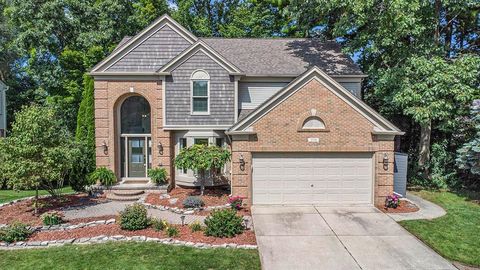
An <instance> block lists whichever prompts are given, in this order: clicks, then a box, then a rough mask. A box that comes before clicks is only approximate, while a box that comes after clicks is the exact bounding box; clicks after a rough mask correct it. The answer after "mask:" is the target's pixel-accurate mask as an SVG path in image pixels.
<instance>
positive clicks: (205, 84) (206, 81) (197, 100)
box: [191, 70, 210, 114]
mask: <svg viewBox="0 0 480 270" xmlns="http://www.w3.org/2000/svg"><path fill="white" fill-rule="evenodd" d="M191 87H192V114H208V113H209V112H210V104H209V98H210V76H209V75H208V73H207V72H205V71H203V70H197V71H195V72H193V73H192V77H191Z"/></svg>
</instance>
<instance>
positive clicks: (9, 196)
mask: <svg viewBox="0 0 480 270" xmlns="http://www.w3.org/2000/svg"><path fill="white" fill-rule="evenodd" d="M73 192H74V191H73V189H72V188H71V187H63V188H62V189H60V193H62V194H65V193H73ZM38 194H40V195H47V194H48V192H47V191H46V190H40V191H39V192H38ZM31 196H35V190H22V191H14V190H10V189H8V190H0V203H6V202H9V201H13V200H17V199H21V198H25V197H31Z"/></svg>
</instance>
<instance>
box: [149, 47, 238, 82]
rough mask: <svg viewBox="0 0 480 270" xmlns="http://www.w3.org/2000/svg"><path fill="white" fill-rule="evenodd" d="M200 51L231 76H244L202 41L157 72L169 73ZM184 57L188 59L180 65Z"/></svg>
mask: <svg viewBox="0 0 480 270" xmlns="http://www.w3.org/2000/svg"><path fill="white" fill-rule="evenodd" d="M198 47H200V48H198ZM198 51H202V52H203V53H205V54H206V55H208V56H209V57H210V58H211V59H213V60H214V61H215V62H217V63H218V64H219V65H221V66H222V67H223V68H224V69H226V70H227V71H229V72H230V73H231V74H233V75H243V73H242V71H241V70H240V69H239V68H237V67H236V66H235V65H233V64H232V63H230V62H229V61H228V60H227V59H225V58H224V57H223V56H222V55H220V54H219V53H217V52H216V51H215V50H213V49H212V48H211V47H210V46H208V45H207V44H205V43H204V42H203V41H201V40H198V41H197V42H196V43H195V44H193V45H192V46H190V48H188V49H186V50H185V51H183V52H182V53H180V54H179V55H177V56H175V57H174V58H173V59H172V60H170V62H168V63H166V64H165V65H164V66H163V67H161V68H160V69H159V70H157V72H161V73H162V72H169V71H171V70H173V69H174V67H176V66H177V65H180V64H181V63H183V62H184V61H186V60H188V59H189V58H190V57H192V55H194V54H195V53H196V52H198ZM189 54H190V56H189ZM184 57H186V58H187V59H185V60H184V61H182V62H180V63H178V62H179V61H181V60H182V59H183V58H184ZM216 58H218V59H216ZM222 62H223V63H222Z"/></svg>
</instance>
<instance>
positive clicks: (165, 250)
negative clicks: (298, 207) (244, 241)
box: [0, 242, 260, 270]
mask: <svg viewBox="0 0 480 270" xmlns="http://www.w3.org/2000/svg"><path fill="white" fill-rule="evenodd" d="M0 258H2V259H1V260H0V269H3V270H6V269H102V270H105V269H260V259H259V257H258V252H257V251H256V250H241V249H224V248H219V249H197V248H190V247H181V246H171V245H162V244H157V243H149V242H146V243H132V242H122V243H106V244H95V245H84V246H83V245H82V246H80V245H68V246H63V247H52V248H43V249H29V250H14V251H0Z"/></svg>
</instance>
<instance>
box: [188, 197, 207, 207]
mask: <svg viewBox="0 0 480 270" xmlns="http://www.w3.org/2000/svg"><path fill="white" fill-rule="evenodd" d="M204 205H205V203H203V201H202V199H201V198H200V197H197V196H189V197H187V198H186V199H185V200H184V201H183V207H185V208H199V207H202V206H204Z"/></svg>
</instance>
